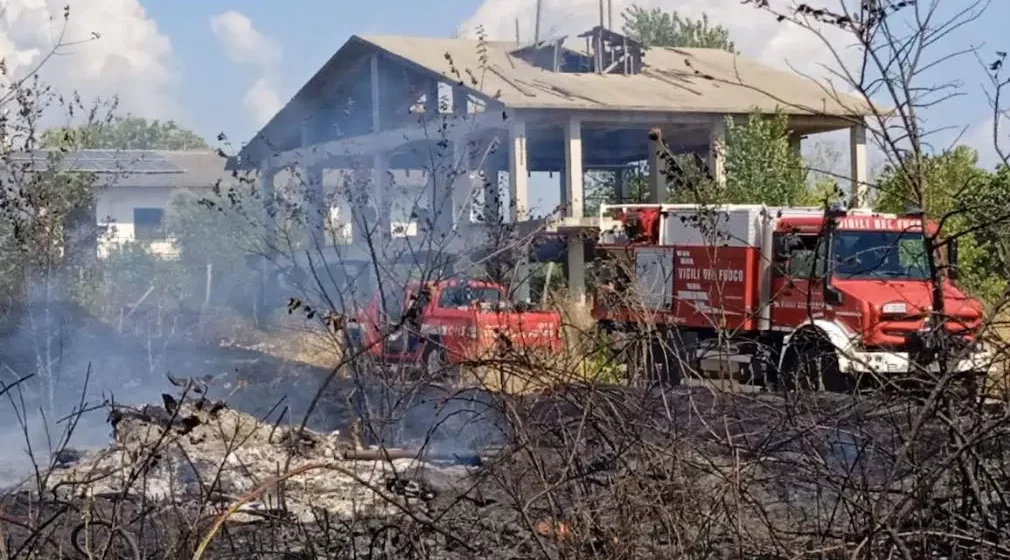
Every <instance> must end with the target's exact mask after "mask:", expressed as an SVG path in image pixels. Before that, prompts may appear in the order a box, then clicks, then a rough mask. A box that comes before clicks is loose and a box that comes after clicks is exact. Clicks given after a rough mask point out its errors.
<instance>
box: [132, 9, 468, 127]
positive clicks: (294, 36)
mask: <svg viewBox="0 0 1010 560" xmlns="http://www.w3.org/2000/svg"><path fill="white" fill-rule="evenodd" d="M143 3H144V6H145V7H146V9H147V11H148V13H149V15H150V16H151V17H152V18H153V19H154V20H155V21H156V22H157V23H158V27H159V28H160V29H161V30H162V32H163V33H165V34H167V35H168V36H170V37H172V38H173V46H174V47H175V51H176V53H177V55H178V58H179V59H180V60H181V61H182V63H183V65H184V73H185V74H184V76H185V77H184V83H185V85H184V87H183V90H182V91H183V94H182V100H183V102H184V104H185V105H186V107H187V109H188V111H189V112H190V113H191V115H190V118H189V119H187V120H188V121H190V124H191V125H192V126H194V128H196V129H197V130H198V131H199V132H201V133H202V134H204V135H206V136H208V137H213V136H215V135H216V134H217V133H218V132H220V131H222V130H224V131H227V132H228V133H229V135H230V136H235V137H237V138H239V139H240V141H244V140H246V139H248V138H249V137H250V136H251V135H252V134H253V133H254V132H255V126H253V125H252V123H251V121H250V119H249V116H248V114H247V113H246V111H245V110H244V109H243V106H242V103H241V100H242V98H243V96H244V95H245V94H246V91H247V90H248V89H249V87H250V84H251V83H252V82H253V81H254V80H255V79H256V72H255V71H254V70H250V69H249V68H245V67H242V66H238V65H235V64H232V63H231V62H230V61H229V59H228V57H227V56H226V54H225V52H224V51H223V50H222V48H221V45H220V44H219V42H218V40H217V38H216V37H215V35H214V33H213V32H212V30H211V25H210V20H211V18H212V17H214V16H215V15H217V14H220V13H223V12H226V11H229V10H238V11H240V12H241V13H243V14H245V15H246V16H248V18H249V19H250V20H251V21H252V22H253V23H254V25H255V26H256V28H257V30H258V31H260V32H261V33H262V34H263V35H265V36H268V37H270V38H272V39H273V40H274V41H276V42H277V43H278V44H279V46H280V47H281V49H282V51H283V55H282V57H283V58H282V60H281V62H280V64H279V65H278V69H277V74H278V79H277V83H278V84H279V87H278V90H279V93H280V94H281V98H282V100H284V101H287V99H289V98H290V96H291V95H293V94H294V92H295V91H296V90H297V89H298V88H299V87H301V85H302V84H304V83H305V81H307V80H308V79H309V78H310V77H311V76H312V75H313V74H314V73H315V72H316V70H318V69H319V68H320V67H321V66H322V65H323V63H324V62H326V60H327V59H328V58H329V57H330V55H332V54H333V53H334V52H336V50H337V49H338V48H340V46H341V45H342V44H343V43H344V41H346V40H347V38H349V37H350V36H351V35H353V34H360V35H366V34H373V35H374V34H384V35H411V34H416V35H432V36H448V35H451V34H452V33H454V32H455V30H456V27H457V25H459V23H460V22H461V21H463V20H464V19H466V18H467V17H468V16H470V15H471V14H473V12H474V11H475V10H476V8H477V6H478V5H479V4H480V1H479V0H441V1H440V2H439V3H438V4H439V7H438V9H437V10H433V9H418V4H419V3H418V2H416V1H415V0H373V1H366V0H336V1H333V0H329V1H325V0H285V1H284V2H266V1H246V2H241V3H240V2H234V1H230V2H229V1H222V0H201V2H192V3H189V2H186V3H183V2H179V1H178V0H145V1H144V2H143Z"/></svg>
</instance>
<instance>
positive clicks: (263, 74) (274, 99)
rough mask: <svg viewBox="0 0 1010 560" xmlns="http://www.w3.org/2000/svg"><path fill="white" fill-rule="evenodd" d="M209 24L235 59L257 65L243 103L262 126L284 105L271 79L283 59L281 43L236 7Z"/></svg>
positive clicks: (227, 51) (230, 56)
mask: <svg viewBox="0 0 1010 560" xmlns="http://www.w3.org/2000/svg"><path fill="white" fill-rule="evenodd" d="M210 27H211V29H212V30H213V31H214V35H215V36H216V37H217V39H218V41H219V42H220V43H221V45H222V46H223V47H224V49H225V52H226V53H227V54H228V58H230V59H231V61H232V62H234V63H235V64H243V65H250V66H253V67H254V68H256V71H257V77H256V80H255V81H254V82H253V84H252V87H250V88H249V91H247V92H246V94H245V98H244V99H243V100H242V103H243V104H244V105H245V108H246V111H247V112H248V113H249V116H251V117H252V119H253V121H254V123H255V125H256V126H257V127H262V126H263V125H265V124H266V123H267V122H268V121H269V120H270V119H271V118H272V117H273V116H274V115H275V114H277V111H280V110H281V107H283V106H284V103H283V102H282V101H281V94H280V91H279V90H278V88H277V83H276V81H275V80H274V79H273V78H272V74H273V70H274V69H275V68H276V66H277V65H278V64H280V62H281V58H282V53H281V48H280V46H278V45H277V43H276V42H274V41H273V40H272V39H270V38H269V37H267V36H265V35H263V34H262V33H260V32H259V31H258V30H257V29H256V27H255V26H254V25H253V22H252V20H250V19H249V17H248V16H246V15H245V14H242V13H240V12H236V11H234V10H231V11H228V12H224V13H223V14H219V15H216V16H214V17H212V18H211V19H210Z"/></svg>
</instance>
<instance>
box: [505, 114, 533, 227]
mask: <svg viewBox="0 0 1010 560" xmlns="http://www.w3.org/2000/svg"><path fill="white" fill-rule="evenodd" d="M508 158H509V195H510V199H511V200H510V202H511V206H512V211H511V216H512V221H513V222H524V221H526V220H527V219H528V218H529V166H528V165H527V160H526V122H525V121H516V122H514V123H512V125H511V126H510V127H509V155H508Z"/></svg>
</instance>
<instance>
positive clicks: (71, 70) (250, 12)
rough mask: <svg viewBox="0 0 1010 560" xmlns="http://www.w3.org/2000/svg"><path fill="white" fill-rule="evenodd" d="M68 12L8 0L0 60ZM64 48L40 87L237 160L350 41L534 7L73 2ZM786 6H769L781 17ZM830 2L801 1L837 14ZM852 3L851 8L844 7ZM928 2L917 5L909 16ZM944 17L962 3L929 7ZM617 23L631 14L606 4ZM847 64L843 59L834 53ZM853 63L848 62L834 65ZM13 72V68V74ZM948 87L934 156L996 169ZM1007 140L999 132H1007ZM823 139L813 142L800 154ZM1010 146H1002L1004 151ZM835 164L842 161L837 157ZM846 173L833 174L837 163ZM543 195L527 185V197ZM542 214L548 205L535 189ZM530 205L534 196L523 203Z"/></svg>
mask: <svg viewBox="0 0 1010 560" xmlns="http://www.w3.org/2000/svg"><path fill="white" fill-rule="evenodd" d="M66 1H68V0H32V1H31V2H28V0H11V6H15V7H14V8H11V9H8V10H7V11H6V12H5V14H4V17H0V56H4V57H5V58H7V59H8V64H9V65H10V64H12V63H11V62H10V61H20V62H21V65H22V67H24V66H27V65H28V63H29V62H30V61H31V60H33V59H36V60H37V59H38V57H39V53H41V52H45V51H46V49H47V47H48V43H47V42H48V41H51V38H52V37H53V35H54V32H53V31H54V30H53V27H52V24H51V23H47V22H49V21H50V18H53V17H55V18H56V19H57V20H59V14H61V13H62V9H63V5H64V4H65V2H66ZM70 1H71V5H72V17H71V29H70V31H69V33H68V37H69V38H70V39H81V38H84V37H87V36H89V35H90V33H91V32H92V31H97V32H100V33H101V35H102V38H101V39H99V40H98V41H95V42H88V43H87V44H82V45H79V46H76V47H74V48H73V49H72V50H71V52H69V53H68V56H65V57H61V58H60V59H58V60H55V61H53V62H51V63H49V64H48V65H47V70H49V72H48V74H47V75H46V78H47V79H49V80H50V81H51V82H53V83H55V85H56V86H57V87H58V88H59V89H60V90H61V91H67V90H69V89H79V90H81V91H82V93H83V94H84V95H85V96H86V97H87V96H94V95H101V96H106V97H107V96H109V95H112V94H117V95H119V96H120V97H121V99H122V107H121V109H122V112H130V113H134V114H138V115H141V116H146V117H149V118H171V119H175V120H177V121H179V122H180V123H182V124H183V125H185V126H188V127H191V128H193V129H194V130H196V131H197V132H199V133H200V134H202V135H204V136H206V137H207V138H208V139H213V138H214V137H216V136H217V134H218V133H219V132H225V133H227V134H228V136H229V138H230V140H231V142H232V144H233V145H234V146H238V145H240V144H241V143H243V142H245V141H247V140H248V139H249V138H251V137H252V135H253V134H254V133H255V132H256V130H258V128H259V125H260V124H261V123H262V122H265V120H266V118H268V117H269V116H270V115H271V114H272V113H273V111H274V110H276V108H279V106H281V105H282V104H283V103H285V102H287V101H288V99H290V97H291V95H292V94H293V93H294V92H295V91H296V90H297V89H298V88H299V87H301V85H302V84H304V83H305V81H306V80H307V79H308V78H309V77H311V76H312V75H313V74H314V73H315V72H316V70H317V69H318V68H319V67H320V66H321V65H322V64H323V63H324V62H325V61H326V60H327V59H328V58H329V57H330V56H331V55H332V54H333V53H334V52H335V51H336V50H337V49H338V48H339V47H340V46H341V45H342V44H343V43H344V41H346V40H347V38H348V37H350V36H351V35H352V34H361V35H368V34H398V35H420V36H443V37H445V36H452V35H454V34H455V33H457V31H459V32H462V33H467V32H472V30H473V29H474V27H475V26H476V25H478V24H481V25H483V26H484V27H485V29H486V31H487V32H488V33H489V35H490V36H491V38H498V39H512V38H513V37H514V33H515V32H514V29H515V22H516V19H517V18H518V19H519V20H520V27H521V34H522V36H523V37H524V38H527V39H528V38H531V37H532V27H533V20H534V17H533V13H534V12H533V6H534V4H535V2H536V0H441V1H440V2H435V3H430V6H423V7H422V4H420V3H419V2H416V1H414V0H284V1H282V2H277V1H269V2H268V1H266V0H243V1H241V2H239V1H236V0H231V1H228V0H201V1H200V2H180V1H179V0H70ZM791 1H792V0H778V1H776V0H772V3H773V5H782V4H786V3H789V2H791ZM837 1H838V0H817V1H816V2H814V0H811V3H814V4H819V5H820V4H823V5H831V4H837ZM845 1H847V2H854V1H856V0H845ZM930 1H931V0H920V1H919V3H920V5H924V4H927V3H928V2H930ZM936 1H939V2H940V6H941V12H944V11H946V12H948V13H949V12H951V11H953V10H956V9H958V8H959V7H962V6H964V5H965V4H966V3H967V2H968V1H969V0H936ZM613 2H614V11H615V14H616V19H617V20H618V21H617V22H616V23H617V25H615V26H614V27H619V24H620V16H619V14H620V12H621V10H622V9H624V8H625V7H627V6H629V5H630V4H631V3H632V0H613ZM637 3H638V4H640V5H643V6H645V7H661V8H664V9H667V10H672V9H676V10H678V11H679V12H680V13H682V14H684V15H687V16H689V17H699V16H700V15H701V14H702V13H707V14H708V15H709V16H710V19H711V20H712V21H713V22H715V23H720V24H723V25H726V26H727V27H728V28H729V29H730V33H731V36H732V37H733V39H734V40H735V42H736V44H737V46H738V48H739V49H740V50H741V51H742V52H743V54H744V55H746V56H748V57H751V58H756V59H758V60H760V61H761V62H763V63H765V64H769V65H773V66H779V67H793V68H798V69H800V70H802V71H804V72H807V73H810V74H814V75H818V74H823V69H822V65H823V64H824V63H826V62H827V63H831V62H832V60H833V59H832V57H831V56H830V53H829V52H828V50H827V49H826V48H824V47H823V45H820V44H819V42H818V41H817V40H815V39H812V38H811V35H810V34H809V32H807V31H804V30H799V29H792V28H788V27H786V26H784V25H782V24H778V23H777V22H775V21H774V18H773V17H771V16H768V15H767V14H762V13H760V12H758V11H757V10H755V9H753V8H750V7H747V6H741V4H740V0H638V1H637ZM543 7H544V13H543V27H542V28H543V30H544V34H545V35H549V36H559V35H562V34H567V35H569V36H572V35H574V34H577V33H578V32H580V31H583V30H585V29H588V28H589V27H590V26H592V25H594V24H596V23H597V17H598V16H597V14H598V0H543ZM1006 21H1010V1H1008V0H994V1H993V3H992V5H991V6H990V8H989V10H988V12H987V13H986V15H985V16H984V17H983V18H982V19H980V20H979V21H976V22H973V23H971V24H968V25H966V26H965V27H963V28H961V29H958V30H956V31H955V32H953V33H951V34H950V35H949V36H946V37H944V38H942V39H941V40H940V41H939V44H938V45H937V46H936V47H935V51H934V54H933V55H932V56H933V57H935V56H939V55H942V54H947V53H950V52H953V51H955V50H964V49H969V48H973V47H974V48H977V49H978V50H979V53H980V56H981V57H982V58H983V59H984V60H987V61H988V60H990V59H991V58H992V56H993V53H995V52H996V51H998V50H1003V51H1010V36H1007V35H1006V33H1005V31H1004V28H1005V22H1006ZM843 54H844V53H843ZM845 56H849V57H851V54H845ZM14 66H17V64H14ZM947 80H956V81H958V82H959V83H960V85H959V87H958V88H957V92H958V93H959V94H960V95H962V97H960V98H958V99H955V100H953V101H948V102H946V103H944V104H942V105H940V106H938V107H936V108H933V109H930V110H929V111H928V114H927V117H928V123H927V126H928V127H929V128H933V129H935V128H939V127H950V126H952V127H954V129H952V130H950V131H948V132H946V133H944V134H941V135H940V136H939V137H937V138H936V141H937V144H938V145H939V146H943V145H945V144H946V143H948V142H950V141H951V140H952V139H953V136H954V134H955V133H956V132H962V131H963V132H964V135H965V136H964V140H965V141H966V142H967V143H970V144H972V145H973V146H975V147H977V148H978V149H979V150H980V152H981V153H982V158H983V161H984V162H986V163H987V164H991V163H994V162H995V156H994V153H993V150H992V148H991V140H990V139H989V137H990V133H989V130H988V127H987V120H989V119H990V117H991V112H990V110H989V109H988V108H987V106H986V100H985V96H984V93H983V92H984V86H985V85H986V75H985V72H984V70H983V68H982V66H981V65H980V64H979V63H978V62H976V60H975V58H974V57H973V56H972V55H966V56H962V57H960V58H958V59H956V60H955V61H952V62H948V63H946V64H944V65H942V66H939V67H938V68H936V69H935V70H933V71H932V72H931V75H930V76H927V77H925V78H924V81H926V82H938V81H947ZM1008 131H1010V127H1008ZM831 140H832V139H831V138H825V137H823V136H822V137H815V138H814V139H813V140H812V141H810V142H808V143H807V145H808V146H811V145H813V144H814V143H815V142H817V141H831ZM1007 144H1008V145H1010V141H1008V142H1007ZM836 149H840V152H841V155H842V158H843V159H844V158H845V157H847V147H846V146H845V145H844V144H841V145H837V146H836ZM843 163H844V162H843ZM538 184H540V183H539V181H537V182H535V183H534V187H535V188H536V187H537V185H538ZM539 190H540V191H541V192H542V193H543V194H544V195H546V196H544V197H543V205H542V207H549V206H551V205H552V204H553V201H556V199H557V189H555V188H552V187H546V186H545V187H543V188H542V189H539ZM531 195H533V193H531Z"/></svg>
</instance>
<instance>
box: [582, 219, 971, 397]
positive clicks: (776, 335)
mask: <svg viewBox="0 0 1010 560" xmlns="http://www.w3.org/2000/svg"><path fill="white" fill-rule="evenodd" d="M935 231H936V229H935V224H933V223H931V222H928V221H926V222H925V225H924V220H923V219H922V215H921V213H909V214H907V215H893V214H879V213H874V212H872V211H868V210H847V209H842V208H834V209H829V210H825V209H824V208H779V207H767V206H760V205H735V206H721V207H712V206H698V205H604V207H603V209H602V211H601V233H600V237H599V239H598V240H597V249H596V251H597V252H596V255H597V259H598V260H597V262H598V263H599V262H609V263H610V264H612V265H616V266H609V267H607V266H604V267H599V268H603V269H609V270H611V273H610V274H609V275H605V276H604V278H603V279H602V283H601V284H600V286H598V288H597V289H596V290H595V292H594V296H595V297H594V302H593V313H594V315H595V317H596V319H597V320H598V321H599V322H600V324H601V325H603V326H604V327H605V328H607V329H608V330H611V331H618V332H622V331H623V332H631V333H636V335H637V336H640V337H641V335H643V334H645V335H647V336H645V337H642V338H646V339H647V340H649V341H650V342H649V343H648V344H647V345H646V347H647V348H650V350H649V352H648V353H649V354H651V355H652V356H659V357H657V358H654V359H653V360H652V361H651V362H649V363H650V366H649V367H650V368H659V369H660V370H661V372H657V373H658V374H660V375H664V373H663V372H662V371H665V375H668V376H672V377H673V380H674V381H679V378H680V376H682V375H684V374H685V371H686V370H690V371H691V372H700V373H701V374H703V375H705V376H713V375H715V376H722V377H737V378H739V379H741V380H745V381H746V380H749V381H750V382H753V383H756V384H782V385H785V386H788V387H796V388H800V387H801V386H805V387H807V388H821V389H827V390H850V389H852V388H853V387H854V386H856V385H858V384H859V382H860V380H861V379H864V378H867V377H869V378H870V379H876V380H882V379H886V378H890V379H893V378H896V377H901V376H905V377H913V376H915V377H916V378H919V379H921V378H922V375H921V372H922V371H927V372H930V371H932V372H936V371H940V370H941V368H940V366H939V361H938V359H937V357H938V356H940V355H943V356H946V358H945V360H944V361H945V363H946V364H947V369H946V371H952V372H956V373H963V374H965V376H966V377H969V378H971V377H973V376H974V374H979V373H984V369H985V367H986V364H988V363H989V360H988V354H987V352H986V350H985V348H984V347H983V345H982V343H981V341H980V340H979V339H978V336H977V335H978V334H979V329H980V327H981V324H982V307H981V305H980V303H979V302H978V301H976V300H975V299H972V298H971V297H968V296H967V295H965V293H964V292H962V291H961V290H960V289H958V288H957V286H956V285H955V284H954V282H953V281H952V279H951V278H953V276H954V275H953V274H950V275H948V279H947V280H944V281H943V284H942V287H941V289H940V290H934V283H933V282H932V281H931V277H932V275H931V274H930V273H929V271H930V266H929V265H928V263H927V261H928V259H927V258H926V256H927V254H926V242H925V237H924V236H925V235H931V234H933V233H935ZM945 246H946V247H947V250H946V251H942V252H941V251H939V250H938V251H937V252H936V255H935V259H936V263H937V265H938V266H940V267H946V268H947V269H948V270H954V267H949V266H948V263H954V262H956V249H955V247H956V245H955V244H954V243H947V244H945ZM941 253H942V254H941ZM829 257H830V258H829ZM622 271H623V272H622ZM629 296H630V297H629ZM936 302H940V303H942V306H937V305H934V303H936ZM941 308H942V311H943V313H942V315H941V314H938V313H937V311H936V310H937V309H941ZM941 347H942V348H944V349H946V351H943V352H941V351H940V348H941ZM673 363H677V364H682V365H684V366H687V367H671V364H673ZM664 368H665V370H664ZM922 368H925V370H923V369H922Z"/></svg>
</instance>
